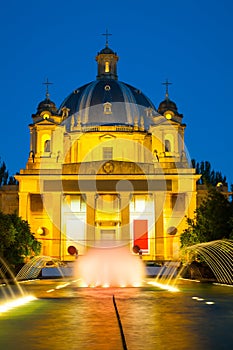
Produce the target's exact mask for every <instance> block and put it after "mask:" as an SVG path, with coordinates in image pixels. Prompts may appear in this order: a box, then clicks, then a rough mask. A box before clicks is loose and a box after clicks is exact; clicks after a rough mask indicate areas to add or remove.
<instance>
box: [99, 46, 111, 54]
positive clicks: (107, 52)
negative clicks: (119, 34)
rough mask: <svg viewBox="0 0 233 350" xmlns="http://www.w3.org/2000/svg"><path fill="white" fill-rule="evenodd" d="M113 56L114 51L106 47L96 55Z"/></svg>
mask: <svg viewBox="0 0 233 350" xmlns="http://www.w3.org/2000/svg"><path fill="white" fill-rule="evenodd" d="M105 54H107V55H115V53H114V51H113V50H112V49H110V47H108V46H106V47H105V48H104V49H102V50H101V51H100V52H99V53H98V55H105Z"/></svg>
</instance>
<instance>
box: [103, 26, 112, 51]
mask: <svg viewBox="0 0 233 350" xmlns="http://www.w3.org/2000/svg"><path fill="white" fill-rule="evenodd" d="M102 35H103V36H105V37H106V41H105V45H106V47H108V37H109V36H111V35H112V34H110V33H109V32H108V29H106V32H105V33H104V34H102Z"/></svg>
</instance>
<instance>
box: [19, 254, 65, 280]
mask: <svg viewBox="0 0 233 350" xmlns="http://www.w3.org/2000/svg"><path fill="white" fill-rule="evenodd" d="M62 266H64V263H63V262H62V261H61V260H59V259H57V258H52V257H50V256H44V255H39V256H34V257H33V258H32V259H31V260H30V261H29V262H27V263H26V264H25V265H24V266H23V267H22V268H21V270H20V271H19V272H18V274H17V275H16V280H17V281H21V280H28V279H34V278H38V277H39V276H40V274H41V272H42V270H43V269H45V270H46V269H49V268H52V269H53V270H54V273H53V277H54V276H55V275H56V277H57V276H58V277H63V276H64V274H63V270H62ZM55 270H56V273H55Z"/></svg>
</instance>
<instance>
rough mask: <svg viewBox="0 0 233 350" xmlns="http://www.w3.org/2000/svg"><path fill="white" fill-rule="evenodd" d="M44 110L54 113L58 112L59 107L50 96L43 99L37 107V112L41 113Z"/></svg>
mask: <svg viewBox="0 0 233 350" xmlns="http://www.w3.org/2000/svg"><path fill="white" fill-rule="evenodd" d="M43 111H49V112H51V113H53V114H57V107H56V105H55V103H54V102H53V101H51V100H50V99H49V98H48V97H46V99H45V100H43V101H41V102H40V103H39V104H38V107H37V113H38V114H40V113H41V112H43Z"/></svg>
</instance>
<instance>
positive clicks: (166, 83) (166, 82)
mask: <svg viewBox="0 0 233 350" xmlns="http://www.w3.org/2000/svg"><path fill="white" fill-rule="evenodd" d="M162 85H166V94H165V97H166V100H168V99H169V94H168V86H169V85H172V83H170V82H169V81H168V79H166V81H165V82H164V83H162Z"/></svg>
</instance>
